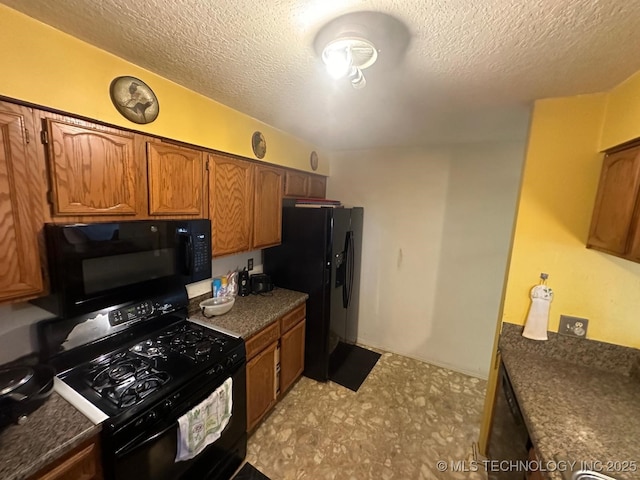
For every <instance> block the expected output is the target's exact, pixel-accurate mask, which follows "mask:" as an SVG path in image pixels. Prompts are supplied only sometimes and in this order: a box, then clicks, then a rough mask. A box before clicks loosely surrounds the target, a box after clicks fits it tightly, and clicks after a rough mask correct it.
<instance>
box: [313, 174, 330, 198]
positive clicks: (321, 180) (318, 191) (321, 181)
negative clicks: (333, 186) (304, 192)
mask: <svg viewBox="0 0 640 480" xmlns="http://www.w3.org/2000/svg"><path fill="white" fill-rule="evenodd" d="M326 191H327V177H321V176H320V175H310V176H309V196H310V197H311V198H325V197H326V196H327V193H326Z"/></svg>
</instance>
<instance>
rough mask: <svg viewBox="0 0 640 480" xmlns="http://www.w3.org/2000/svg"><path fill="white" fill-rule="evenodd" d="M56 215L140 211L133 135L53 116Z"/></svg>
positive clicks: (50, 148)
mask: <svg viewBox="0 0 640 480" xmlns="http://www.w3.org/2000/svg"><path fill="white" fill-rule="evenodd" d="M45 123H46V127H45V128H46V135H45V136H44V138H43V140H44V143H45V144H46V149H47V158H48V162H49V172H50V175H51V187H52V194H53V198H52V199H51V200H52V203H53V213H54V215H70V216H83V215H87V216H95V215H135V214H136V213H138V210H137V208H136V180H135V179H136V172H135V165H134V164H135V160H134V140H133V137H134V136H133V134H131V133H128V132H122V131H118V130H115V129H111V128H107V127H99V126H97V125H92V124H89V123H87V122H82V121H79V120H71V119H70V121H68V122H67V121H64V120H59V119H52V118H47V119H46V121H45Z"/></svg>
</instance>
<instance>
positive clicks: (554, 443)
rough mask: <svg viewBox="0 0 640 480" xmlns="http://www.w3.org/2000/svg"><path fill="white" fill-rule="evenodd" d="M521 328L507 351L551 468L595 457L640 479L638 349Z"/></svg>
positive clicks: (607, 468) (508, 336) (557, 478)
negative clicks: (526, 333)
mask: <svg viewBox="0 0 640 480" xmlns="http://www.w3.org/2000/svg"><path fill="white" fill-rule="evenodd" d="M521 330H522V327H517V326H515V325H510V324H505V325H504V326H503V331H502V336H501V340H500V351H501V354H502V359H503V361H504V364H505V367H506V369H507V372H508V374H509V378H510V379H511V383H512V385H513V389H514V392H515V394H516V397H517V399H518V403H519V405H520V409H521V410H522V414H523V417H524V419H525V422H526V424H527V428H528V430H529V435H530V437H531V441H532V442H533V444H534V445H535V447H536V449H537V451H538V454H539V455H540V457H541V458H540V460H541V461H542V462H544V463H543V465H545V464H546V465H548V463H547V462H557V461H566V462H569V463H570V462H577V463H576V465H575V466H576V467H580V465H581V462H590V463H592V464H594V465H596V466H600V465H601V466H602V470H601V471H602V473H605V474H607V475H609V476H611V477H614V478H616V479H629V480H631V479H634V478H640V442H639V441H638V439H640V381H639V380H638V378H637V377H636V376H635V372H637V361H638V358H639V357H638V351H637V350H635V349H629V348H627V347H617V346H612V345H610V344H603V343H602V342H593V341H590V340H581V339H578V340H576V339H564V338H559V337H556V336H552V337H551V338H550V341H549V343H547V342H536V341H535V340H528V339H526V338H523V337H521V336H520V332H521ZM576 341H578V342H580V343H579V344H578V347H575V345H574V344H573V343H574V342H576ZM570 347H574V348H570ZM564 348H566V349H567V350H566V352H565V353H566V354H563V349H564ZM576 348H579V349H580V350H581V355H576V352H575V350H576ZM595 353H597V354H598V355H594V354H595ZM594 357H597V358H594ZM580 358H582V359H583V361H582V362H580V363H581V364H578V361H579V360H580ZM594 462H601V464H600V463H594ZM616 462H617V463H616ZM625 462H626V463H625ZM574 469H579V468H574ZM636 470H638V471H637V472H636ZM548 478H550V479H553V480H561V479H563V478H564V477H563V476H562V474H560V473H559V472H549V473H548Z"/></svg>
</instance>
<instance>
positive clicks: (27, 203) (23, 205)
mask: <svg viewBox="0 0 640 480" xmlns="http://www.w3.org/2000/svg"><path fill="white" fill-rule="evenodd" d="M35 132H36V130H35V128H34V121H33V114H32V111H31V110H30V109H28V108H25V107H21V106H18V105H12V104H9V103H4V102H0V231H1V232H2V235H0V270H1V271H2V275H0V302H7V301H13V300H26V299H28V298H33V297H35V296H37V295H38V294H40V293H42V291H43V279H42V271H41V268H40V265H41V264H40V254H39V251H38V236H37V235H38V231H39V229H40V228H41V227H42V223H43V215H42V213H43V206H42V205H43V198H42V196H43V194H44V192H43V189H42V183H43V180H44V179H43V176H42V175H41V173H40V172H41V170H40V169H39V168H38V163H37V162H38V156H37V152H36V150H35V149H36V142H35V141H33V140H32V139H33V137H34V134H35Z"/></svg>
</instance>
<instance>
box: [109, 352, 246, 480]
mask: <svg viewBox="0 0 640 480" xmlns="http://www.w3.org/2000/svg"><path fill="white" fill-rule="evenodd" d="M245 368H246V367H245V364H244V363H243V364H242V366H241V367H240V368H239V369H238V370H237V371H236V373H234V374H233V376H232V378H233V407H232V415H231V419H230V420H229V423H228V424H227V426H226V427H225V429H224V430H223V432H222V435H221V436H220V438H219V439H218V440H216V441H215V442H213V443H212V444H211V445H209V446H207V447H206V448H205V449H204V450H203V451H202V452H200V453H199V454H198V455H197V456H196V457H194V458H192V459H191V460H187V461H181V462H175V458H176V452H177V441H178V418H179V417H181V416H182V415H184V414H185V413H187V412H188V411H189V410H190V409H191V408H193V407H194V406H196V405H198V404H199V403H200V402H202V401H203V400H205V399H206V398H207V397H208V396H209V395H210V394H211V392H213V390H215V388H217V387H218V386H219V385H221V384H222V382H223V381H224V380H226V378H222V379H220V378H218V380H217V381H216V383H215V385H213V384H212V385H210V386H209V387H203V388H201V389H200V390H198V391H197V392H193V394H189V395H188V398H184V399H183V401H182V402H180V403H179V404H176V405H175V406H174V407H173V408H172V409H171V410H169V411H167V412H166V413H165V414H163V415H158V416H159V417H160V416H161V417H164V418H163V419H161V420H160V421H159V422H157V423H156V424H155V425H153V426H152V428H149V429H147V430H146V431H145V432H144V433H143V434H142V435H140V434H139V432H137V431H136V430H135V429H131V435H132V436H133V437H134V438H131V439H130V441H129V442H128V443H126V444H124V445H122V446H118V443H120V444H122V442H123V441H125V440H127V439H126V438H123V434H124V435H126V431H127V427H124V428H123V429H122V430H123V431H122V432H118V433H117V434H116V436H115V437H112V438H110V437H109V432H108V431H105V432H104V434H105V439H104V447H105V452H104V454H105V462H104V464H105V471H106V474H107V477H106V478H112V479H114V480H175V479H185V480H186V479H196V478H197V479H203V480H204V479H211V480H213V479H215V480H217V479H225V480H226V479H228V478H231V475H232V474H233V472H234V471H235V470H236V469H237V468H238V467H239V466H240V464H241V463H242V461H243V460H244V458H245V456H246V445H247V436H246V427H247V420H246V418H247V417H246V411H247V406H246V372H245ZM196 381H197V382H200V383H202V378H199V379H198V380H196ZM183 391H184V392H186V389H185V390H183ZM144 415H149V412H147V413H145V414H144ZM114 442H115V443H114Z"/></svg>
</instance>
